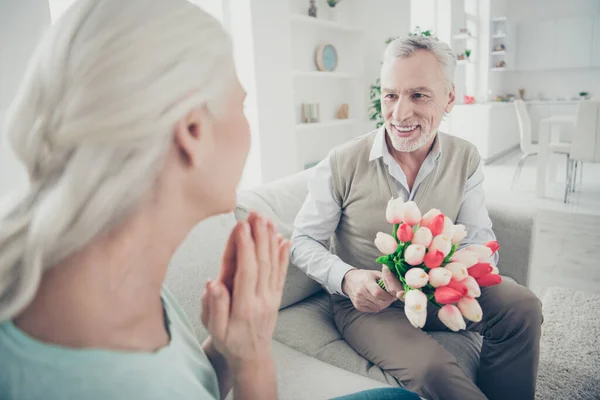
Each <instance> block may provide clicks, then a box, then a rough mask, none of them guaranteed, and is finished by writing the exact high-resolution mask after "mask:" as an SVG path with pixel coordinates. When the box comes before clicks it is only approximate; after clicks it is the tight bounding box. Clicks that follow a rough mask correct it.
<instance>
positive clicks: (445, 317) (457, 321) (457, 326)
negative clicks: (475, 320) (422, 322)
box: [438, 304, 467, 332]
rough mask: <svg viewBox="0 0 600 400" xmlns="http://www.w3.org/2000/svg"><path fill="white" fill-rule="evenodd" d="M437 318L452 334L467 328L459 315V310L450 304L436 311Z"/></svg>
mask: <svg viewBox="0 0 600 400" xmlns="http://www.w3.org/2000/svg"><path fill="white" fill-rule="evenodd" d="M438 318H439V319H440V321H442V323H443V324H444V325H446V326H447V327H448V328H449V329H450V330H452V331H454V332H458V331H459V330H461V329H466V328H467V324H466V322H465V320H464V318H463V316H462V315H461V313H460V310H459V309H458V307H456V306H454V305H452V304H446V305H445V306H443V307H442V308H440V311H438Z"/></svg>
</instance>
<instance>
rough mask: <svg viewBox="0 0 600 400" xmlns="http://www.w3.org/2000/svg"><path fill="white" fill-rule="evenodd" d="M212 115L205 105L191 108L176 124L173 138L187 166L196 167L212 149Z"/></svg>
mask: <svg viewBox="0 0 600 400" xmlns="http://www.w3.org/2000/svg"><path fill="white" fill-rule="evenodd" d="M213 129H214V124H213V119H212V115H211V114H210V112H208V110H207V109H206V107H205V106H201V107H197V108H194V109H193V110H191V111H190V112H189V113H187V115H186V116H185V117H183V118H182V119H180V120H179V121H178V122H177V124H176V125H175V132H174V133H173V139H174V143H175V146H176V148H177V152H178V153H179V156H180V157H181V159H182V161H183V162H184V164H185V165H186V166H189V167H191V168H196V167H198V166H199V165H200V163H201V162H202V159H203V158H204V155H205V154H206V153H207V152H208V151H209V150H210V147H211V146H210V143H211V142H212V135H213V133H214V132H213Z"/></svg>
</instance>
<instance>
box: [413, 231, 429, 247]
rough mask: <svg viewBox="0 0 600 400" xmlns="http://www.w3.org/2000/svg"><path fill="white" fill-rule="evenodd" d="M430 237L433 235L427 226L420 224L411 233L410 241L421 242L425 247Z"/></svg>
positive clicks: (427, 245)
mask: <svg viewBox="0 0 600 400" xmlns="http://www.w3.org/2000/svg"><path fill="white" fill-rule="evenodd" d="M432 239H433V235H432V234H431V231H430V230H429V228H426V227H423V226H422V227H420V228H419V229H417V231H416V232H415V234H414V235H413V238H412V242H413V243H414V244H422V245H423V246H425V247H429V245H430V244H431V240H432Z"/></svg>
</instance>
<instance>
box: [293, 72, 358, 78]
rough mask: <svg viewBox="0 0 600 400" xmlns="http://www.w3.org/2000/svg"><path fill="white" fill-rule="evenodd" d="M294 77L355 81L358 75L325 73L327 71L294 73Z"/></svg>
mask: <svg viewBox="0 0 600 400" xmlns="http://www.w3.org/2000/svg"><path fill="white" fill-rule="evenodd" d="M293 74H294V77H298V78H335V79H356V78H359V76H358V75H353V74H349V73H347V72H335V71H334V72H327V71H294V72H293Z"/></svg>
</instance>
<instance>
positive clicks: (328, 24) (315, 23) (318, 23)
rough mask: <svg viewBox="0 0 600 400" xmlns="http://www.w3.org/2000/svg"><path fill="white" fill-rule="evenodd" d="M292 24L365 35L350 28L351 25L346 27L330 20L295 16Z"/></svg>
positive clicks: (356, 29) (359, 30) (354, 28)
mask: <svg viewBox="0 0 600 400" xmlns="http://www.w3.org/2000/svg"><path fill="white" fill-rule="evenodd" d="M292 22H293V23H296V24H301V25H302V24H303V25H308V26H312V27H319V28H329V29H337V30H341V31H346V32H353V33H358V34H362V33H363V31H362V30H361V29H358V28H356V27H353V26H350V25H345V24H342V23H339V22H337V21H328V20H324V19H319V18H314V17H309V16H307V15H301V14H293V15H292Z"/></svg>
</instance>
